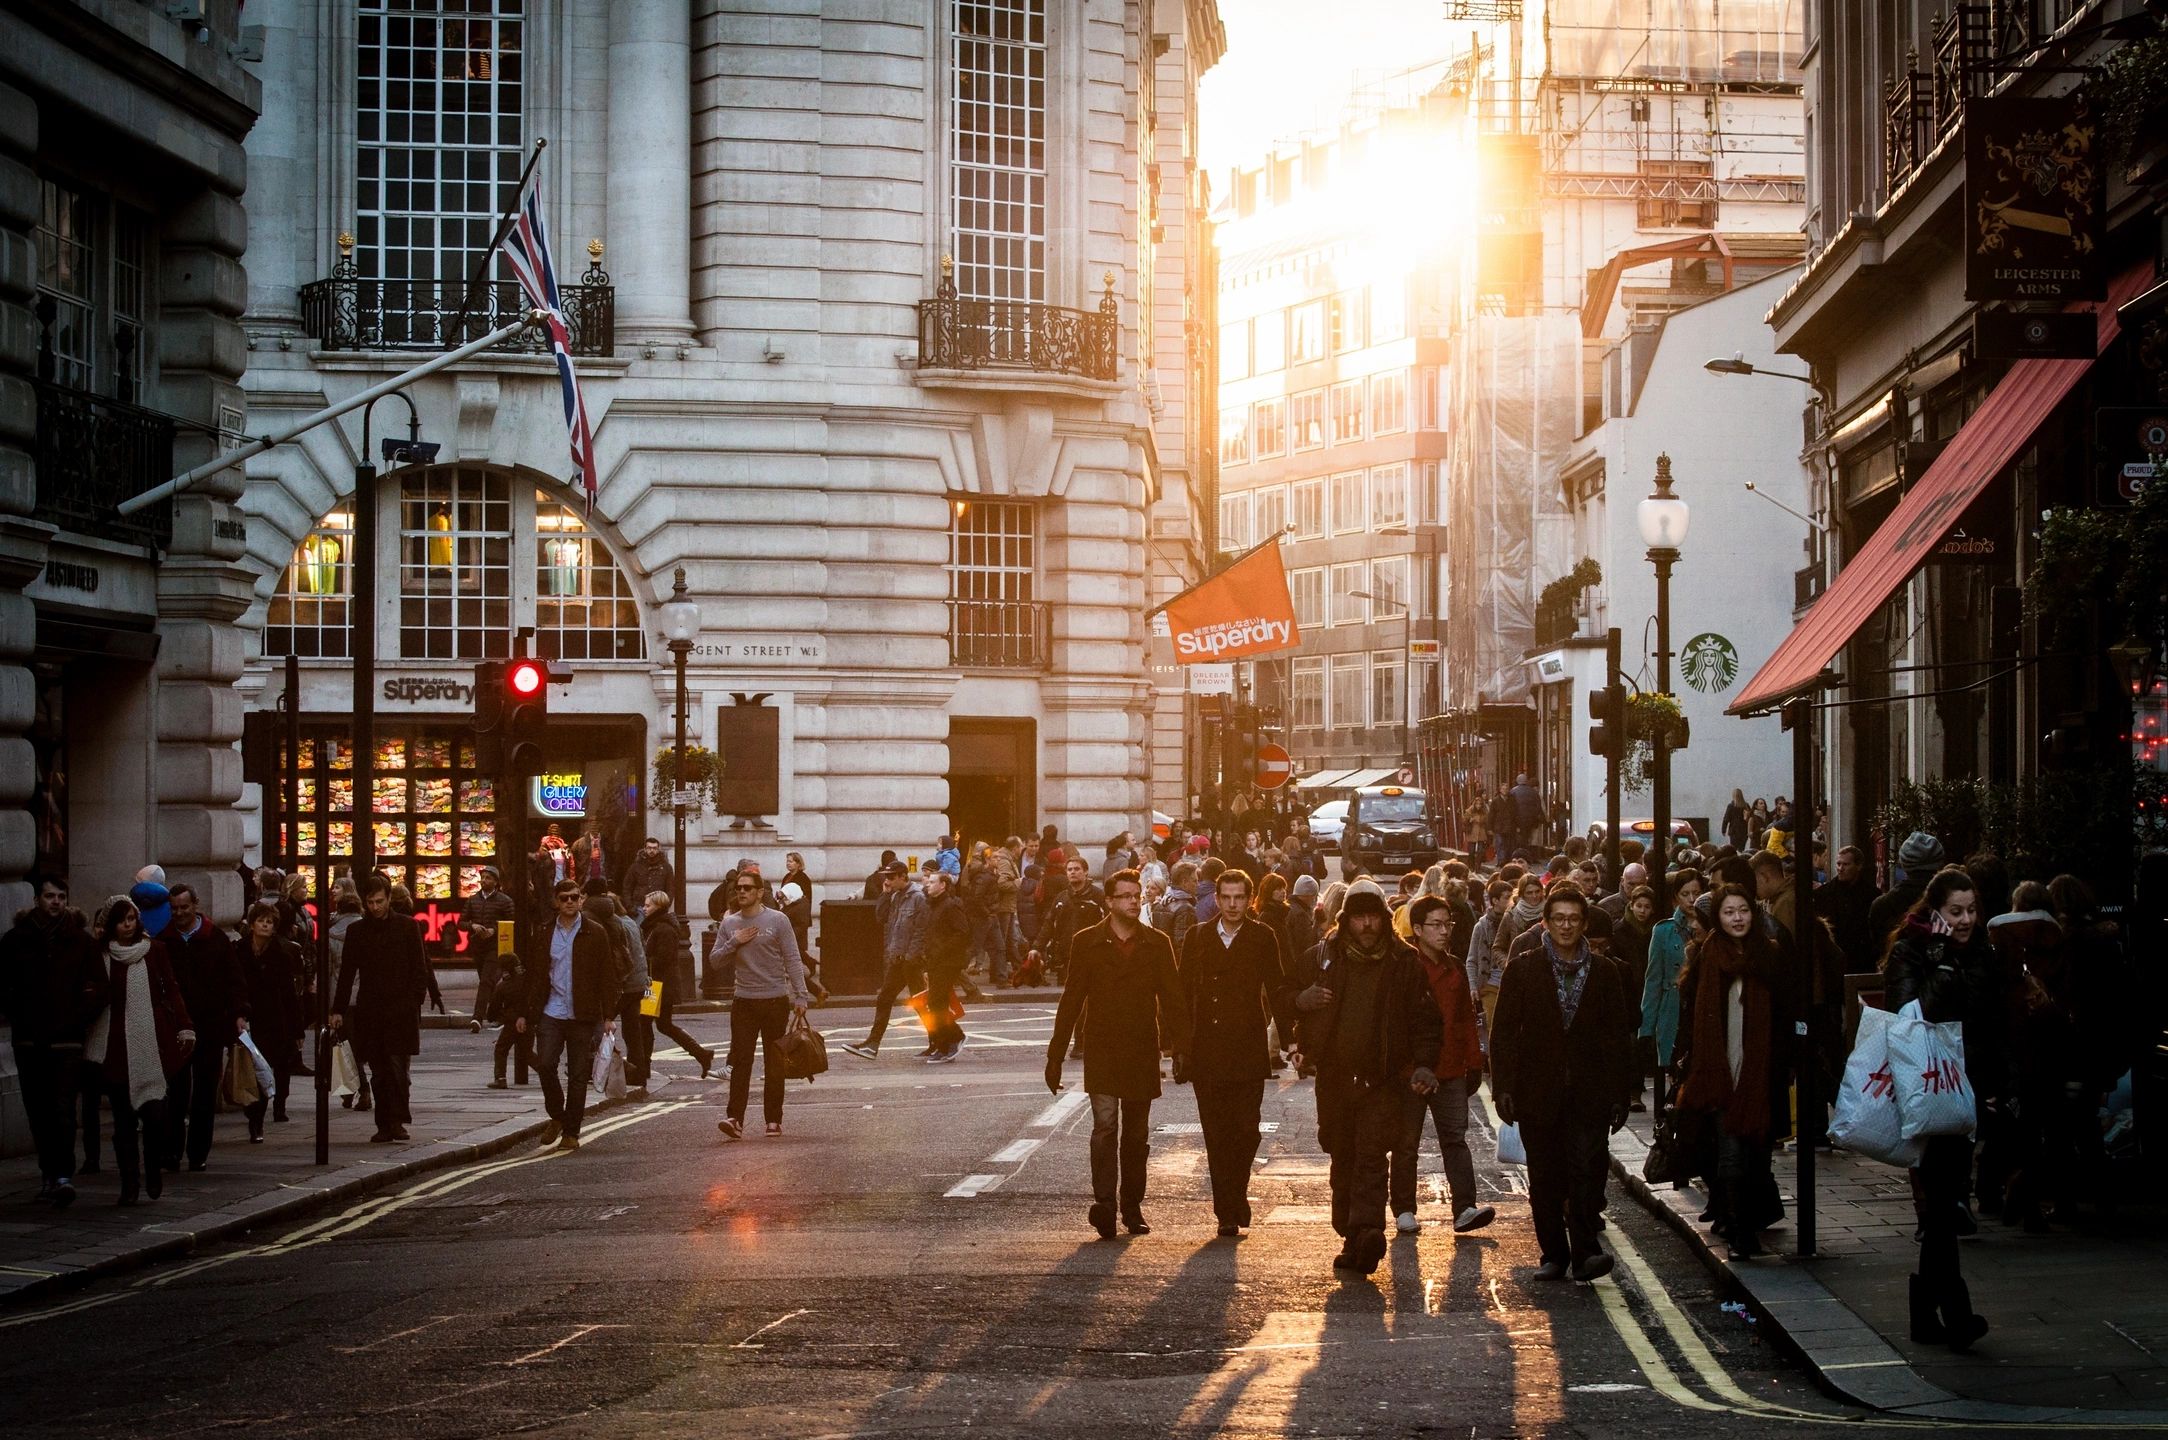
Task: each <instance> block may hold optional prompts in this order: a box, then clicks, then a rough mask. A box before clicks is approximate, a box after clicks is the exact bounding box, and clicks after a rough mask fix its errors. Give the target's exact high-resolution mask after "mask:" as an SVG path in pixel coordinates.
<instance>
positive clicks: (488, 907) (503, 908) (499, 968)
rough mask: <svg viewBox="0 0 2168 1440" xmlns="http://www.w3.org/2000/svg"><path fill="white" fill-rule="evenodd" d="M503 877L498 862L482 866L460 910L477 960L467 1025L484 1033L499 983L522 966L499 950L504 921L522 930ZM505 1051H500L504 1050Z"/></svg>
mask: <svg viewBox="0 0 2168 1440" xmlns="http://www.w3.org/2000/svg"><path fill="white" fill-rule="evenodd" d="M500 878H501V877H500V876H499V875H498V873H497V867H496V866H494V865H484V866H483V867H482V876H481V883H480V885H479V886H477V887H476V889H475V892H474V893H473V894H472V895H469V896H468V897H467V903H466V905H465V907H464V908H462V909H461V911H460V912H459V925H460V928H461V929H463V930H465V931H466V932H467V954H468V955H469V956H470V957H472V958H473V960H474V968H475V973H476V975H477V979H476V981H475V986H474V1018H473V1019H472V1020H470V1021H469V1022H468V1023H467V1028H468V1029H469V1030H470V1031H473V1032H474V1033H476V1034H480V1033H481V1030H482V1027H483V1026H484V1025H486V1024H488V1023H489V1021H490V1019H491V1018H492V1006H493V1004H494V1002H495V999H496V994H497V985H498V982H500V981H501V980H502V979H503V978H504V976H505V974H506V972H508V971H511V970H516V969H518V968H519V957H518V955H517V954H512V955H499V954H498V953H497V925H498V923H499V922H500V921H505V920H510V921H512V922H513V923H514V930H513V934H514V935H515V936H517V934H518V929H517V925H518V921H519V906H518V905H516V904H514V903H513V900H512V897H511V896H510V895H508V894H506V893H505V892H504V891H503V890H502V889H500V888H499V886H498V881H499V879H500ZM495 1018H496V1019H497V1020H498V1022H499V1023H508V1022H507V1017H505V1016H502V1015H498V1016H495ZM501 1053H502V1052H500V1054H501ZM497 1073H498V1074H499V1075H500V1076H501V1075H503V1073H504V1061H503V1060H502V1059H499V1060H498V1061H497Z"/></svg>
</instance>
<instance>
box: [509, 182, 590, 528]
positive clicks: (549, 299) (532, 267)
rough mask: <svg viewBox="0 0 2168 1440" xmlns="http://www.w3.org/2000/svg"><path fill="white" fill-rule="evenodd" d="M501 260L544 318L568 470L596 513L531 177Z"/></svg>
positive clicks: (553, 274)
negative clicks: (560, 394) (568, 440)
mask: <svg viewBox="0 0 2168 1440" xmlns="http://www.w3.org/2000/svg"><path fill="white" fill-rule="evenodd" d="M504 255H505V259H506V261H508V262H509V263H510V265H511V267H512V275H513V278H515V279H517V280H518V281H519V288H520V289H521V290H522V291H524V292H526V296H527V303H528V304H529V305H532V306H533V307H534V308H535V309H537V310H540V311H542V312H544V314H546V315H547V316H548V320H547V321H546V322H545V323H546V326H547V328H548V330H549V337H550V354H551V355H552V356H553V357H554V358H555V359H556V361H557V378H558V379H559V381H560V382H562V384H563V387H564V395H565V429H566V430H567V431H569V432H570V434H571V437H572V465H573V468H574V469H576V470H577V471H579V476H580V484H581V486H582V487H583V488H584V489H585V490H586V492H587V509H588V511H589V512H590V513H592V512H593V510H594V508H595V440H594V435H593V434H592V433H591V431H590V429H589V426H588V423H587V401H586V400H585V399H584V398H582V397H581V395H580V377H579V376H578V375H576V374H575V373H573V369H572V348H571V346H572V332H571V331H570V330H569V329H567V328H566V326H565V312H564V308H563V305H562V304H561V303H560V300H559V296H558V292H557V267H556V265H555V264H554V263H552V261H551V260H550V237H549V230H548V227H546V226H545V225H544V224H543V223H542V181H541V179H540V178H539V177H537V178H536V180H535V182H534V186H533V188H532V189H530V190H528V192H527V197H526V199H524V200H523V201H521V202H520V207H519V216H518V218H517V219H515V220H514V221H513V222H512V228H511V230H510V232H509V233H508V234H506V236H505V237H504Z"/></svg>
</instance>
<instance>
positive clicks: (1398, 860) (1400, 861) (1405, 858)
mask: <svg viewBox="0 0 2168 1440" xmlns="http://www.w3.org/2000/svg"><path fill="white" fill-rule="evenodd" d="M1385 863H1386V864H1388V865H1413V864H1414V863H1415V857H1414V856H1413V855H1388V856H1386V857H1385Z"/></svg>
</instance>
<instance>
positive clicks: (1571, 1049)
mask: <svg viewBox="0 0 2168 1440" xmlns="http://www.w3.org/2000/svg"><path fill="white" fill-rule="evenodd" d="M1630 1020H1631V1017H1630V1016H1629V1014H1628V1007H1627V1003H1626V996H1625V994H1624V992H1623V991H1622V990H1621V989H1620V987H1619V977H1618V970H1617V968H1616V967H1614V966H1612V965H1608V964H1606V963H1604V962H1603V961H1601V960H1599V959H1597V958H1596V957H1594V956H1591V957H1590V958H1589V965H1588V980H1587V982H1586V983H1585V984H1584V985H1583V986H1582V990H1581V1004H1580V1007H1579V1008H1578V1009H1577V1010H1575V1012H1574V1016H1573V1026H1572V1028H1571V1029H1568V1028H1566V1026H1565V1024H1564V1016H1563V1014H1562V1013H1561V1012H1560V1010H1559V1006H1558V981H1557V979H1556V977H1555V976H1554V975H1553V974H1552V972H1551V958H1550V955H1549V954H1548V953H1547V952H1546V951H1544V950H1543V949H1542V948H1540V947H1539V948H1537V949H1536V950H1534V951H1533V952H1523V953H1521V954H1519V955H1516V956H1514V957H1513V959H1512V960H1510V961H1509V962H1507V964H1506V973H1505V978H1504V979H1503V980H1502V981H1500V982H1499V986H1498V1007H1497V1009H1496V1011H1495V1012H1494V1013H1493V1015H1492V1019H1491V1093H1492V1094H1493V1095H1496V1096H1498V1097H1499V1098H1500V1099H1501V1100H1504V1101H1506V1102H1508V1103H1509V1104H1510V1107H1511V1109H1512V1111H1513V1115H1514V1118H1515V1119H1516V1120H1521V1121H1526V1122H1527V1123H1529V1124H1531V1125H1558V1124H1608V1123H1609V1122H1610V1118H1611V1112H1612V1110H1613V1109H1615V1108H1620V1107H1623V1106H1624V1105H1625V1104H1626V1101H1627V1095H1626V1092H1627V1090H1628V1088H1629V1087H1631V1086H1632V1084H1633V1081H1634V1068H1633V1054H1632V1048H1631V1045H1630V1042H1629V1039H1628V1037H1629V1036H1631V1035H1632V1033H1633V1026H1632V1024H1631V1023H1630Z"/></svg>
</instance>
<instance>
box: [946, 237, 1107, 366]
mask: <svg viewBox="0 0 2168 1440" xmlns="http://www.w3.org/2000/svg"><path fill="white" fill-rule="evenodd" d="M948 269H949V265H948V262H947V261H946V260H945V259H944V261H943V264H942V270H943V272H944V273H943V274H942V277H941V284H940V286H939V288H938V289H937V290H936V291H935V293H934V298H933V299H931V300H921V301H919V302H918V367H919V368H920V369H921V370H1020V371H1036V372H1038V373H1040V374H1047V375H1076V376H1081V377H1083V378H1084V379H1086V380H1112V379H1114V378H1116V373H1117V365H1118V342H1117V336H1118V334H1119V326H1118V324H1117V319H1118V309H1117V307H1116V304H1115V300H1114V277H1113V275H1112V274H1111V273H1109V274H1108V276H1107V281H1106V287H1107V288H1106V295H1105V298H1103V299H1102V300H1100V302H1099V308H1098V309H1097V310H1068V309H1064V308H1063V307H1061V306H1059V305H1041V304H1039V303H1037V302H1036V301H1028V300H967V299H965V298H963V297H962V296H960V295H958V294H957V293H956V285H955V282H954V281H952V280H951V279H950V278H949V277H948V274H947V273H946V272H947V270H948Z"/></svg>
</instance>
